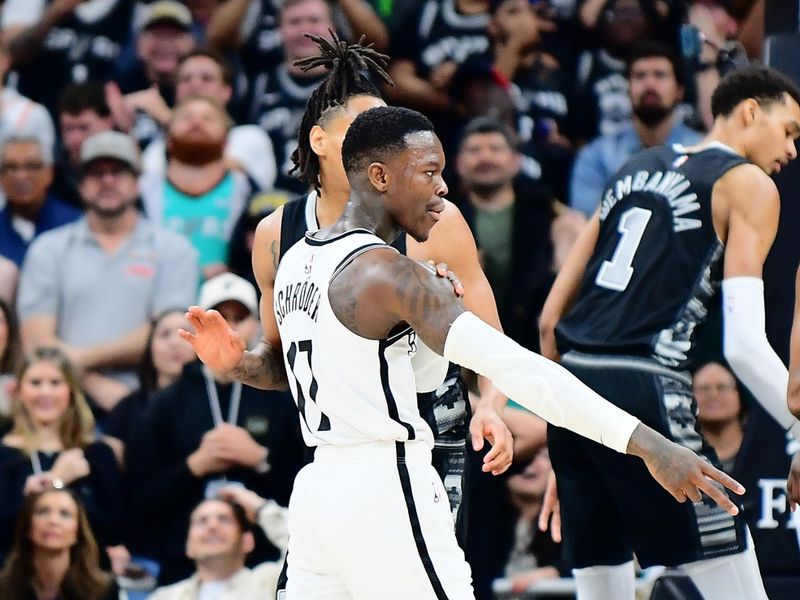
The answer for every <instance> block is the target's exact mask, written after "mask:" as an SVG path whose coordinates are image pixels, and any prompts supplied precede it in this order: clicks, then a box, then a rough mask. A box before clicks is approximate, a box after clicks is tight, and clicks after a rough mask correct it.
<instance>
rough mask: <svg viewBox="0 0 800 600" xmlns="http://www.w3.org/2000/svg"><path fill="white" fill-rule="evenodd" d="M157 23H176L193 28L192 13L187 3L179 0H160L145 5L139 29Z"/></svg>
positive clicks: (186, 27) (184, 27)
mask: <svg viewBox="0 0 800 600" xmlns="http://www.w3.org/2000/svg"><path fill="white" fill-rule="evenodd" d="M155 23H174V24H175V25H177V26H178V27H181V28H183V29H187V30H188V29H191V28H192V13H191V11H189V8H188V7H187V6H186V5H185V4H183V3H182V2H178V1H177V0H158V2H153V3H152V4H149V5H147V6H145V8H144V16H143V17H142V19H141V21H140V22H139V31H144V30H145V29H147V28H148V27H150V26H151V25H153V24H155Z"/></svg>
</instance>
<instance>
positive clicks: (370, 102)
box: [320, 95, 386, 186]
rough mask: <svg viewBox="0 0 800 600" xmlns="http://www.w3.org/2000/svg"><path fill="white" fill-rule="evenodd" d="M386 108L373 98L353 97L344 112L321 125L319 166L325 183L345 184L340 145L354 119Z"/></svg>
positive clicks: (338, 111)
mask: <svg viewBox="0 0 800 600" xmlns="http://www.w3.org/2000/svg"><path fill="white" fill-rule="evenodd" d="M380 106H386V102H384V101H383V100H381V99H380V98H376V97H375V96H367V95H361V96H353V97H352V98H349V99H348V100H347V102H346V103H345V105H344V110H337V111H335V112H334V113H333V115H332V116H331V117H330V118H328V119H325V120H324V123H323V124H321V127H322V130H323V132H324V136H325V144H324V150H323V152H324V155H323V156H320V164H321V166H322V169H323V171H324V172H325V180H326V181H329V182H330V181H334V182H336V183H337V184H338V185H344V186H346V185H348V184H347V174H346V173H345V171H344V164H342V143H343V142H344V136H345V135H346V134H347V130H348V129H350V125H352V124H353V121H354V120H355V118H356V117H357V116H358V115H360V114H361V113H363V112H365V111H368V110H369V109H371V108H378V107H380Z"/></svg>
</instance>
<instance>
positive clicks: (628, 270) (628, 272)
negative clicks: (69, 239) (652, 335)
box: [594, 206, 653, 292]
mask: <svg viewBox="0 0 800 600" xmlns="http://www.w3.org/2000/svg"><path fill="white" fill-rule="evenodd" d="M651 216H653V211H651V210H647V209H644V208H639V207H638V206H636V207H634V208H629V209H628V210H626V211H625V212H624V213H622V216H621V217H620V219H619V225H617V231H619V232H620V233H621V234H622V237H620V239H619V242H618V243H617V249H616V250H614V256H612V257H611V260H607V261H604V262H603V265H602V266H601V267H600V271H598V273H597V278H596V279H595V280H594V282H595V283H596V284H597V285H599V286H600V287H604V288H608V289H609V290H614V291H617V292H624V291H625V288H627V287H628V284H629V283H630V281H631V277H633V267H632V266H631V265H632V264H633V257H634V256H635V255H636V251H637V250H638V249H639V244H641V243H642V236H643V235H644V229H645V227H647V223H649V222H650V217H651Z"/></svg>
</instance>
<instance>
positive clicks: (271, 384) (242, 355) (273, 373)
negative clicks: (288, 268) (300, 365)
mask: <svg viewBox="0 0 800 600" xmlns="http://www.w3.org/2000/svg"><path fill="white" fill-rule="evenodd" d="M282 216H283V211H282V210H281V209H278V210H276V211H275V212H273V213H272V214H271V215H269V216H268V217H266V218H264V220H262V221H261V223H259V224H258V227H257V228H256V235H255V240H254V242H253V272H254V273H255V275H256V282H257V283H258V287H259V290H260V291H261V303H260V313H261V328H262V330H263V338H262V340H261V342H259V344H258V345H257V346H256V347H255V348H253V349H252V350H250V351H248V350H246V348H245V343H244V341H243V340H242V339H241V338H240V337H239V335H238V334H237V333H236V332H235V331H233V330H232V329H231V328H230V326H229V325H228V323H227V322H226V321H225V319H223V318H222V315H220V314H219V313H218V312H217V311H215V310H208V311H204V310H203V309H201V308H200V307H197V306H193V307H191V308H190V309H189V312H188V313H187V315H186V317H187V319H188V320H189V322H190V323H191V325H192V327H194V329H195V333H194V334H192V333H189V332H188V331H184V330H181V336H182V337H183V338H184V339H185V340H186V341H188V342H189V343H190V344H191V345H192V347H193V348H194V350H195V352H196V353H197V356H198V357H199V358H200V360H202V361H203V362H204V363H205V364H207V365H208V366H209V368H211V369H212V370H214V371H220V372H224V373H227V374H228V375H229V376H231V377H233V378H234V379H237V380H238V381H241V382H242V383H246V384H247V385H250V386H252V387H255V388H259V389H262V390H274V389H286V388H287V387H288V381H287V379H286V369H285V365H284V363H283V356H282V355H281V342H280V334H279V333H278V325H277V323H276V322H275V313H274V312H273V310H272V299H273V291H274V289H275V273H276V271H277V269H278V258H279V252H280V228H281V219H282Z"/></svg>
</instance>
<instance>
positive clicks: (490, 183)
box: [456, 117, 554, 350]
mask: <svg viewBox="0 0 800 600" xmlns="http://www.w3.org/2000/svg"><path fill="white" fill-rule="evenodd" d="M520 164H521V155H520V153H519V152H518V150H517V147H516V141H515V138H514V134H513V132H512V131H511V130H510V129H509V128H508V127H507V126H506V125H504V124H502V123H501V122H499V121H496V120H494V119H491V118H489V117H478V118H476V119H474V120H472V121H471V122H470V123H469V124H467V126H466V128H465V129H464V134H463V137H462V141H461V145H460V146H459V150H458V155H457V159H456V169H457V171H458V175H459V178H460V180H461V184H462V190H463V193H464V196H465V197H464V201H462V202H459V206H460V207H461V211H462V213H463V214H464V218H465V219H466V220H467V222H468V223H469V225H470V229H472V232H473V234H474V236H475V241H476V243H477V245H478V252H479V253H480V257H481V264H482V266H483V271H484V273H486V278H487V279H488V280H489V284H490V285H491V286H492V292H494V297H495V300H496V301H497V309H498V312H499V313H500V322H501V323H502V325H503V330H504V331H507V332H508V335H509V336H510V337H512V338H513V339H514V340H515V341H517V342H519V343H520V344H522V345H523V346H525V347H527V348H531V349H533V350H536V349H538V346H539V340H538V339H536V336H535V332H536V329H537V327H536V323H537V319H538V316H539V312H540V311H541V308H542V306H543V305H544V300H545V298H546V297H547V292H548V290H549V289H550V284H551V283H552V279H553V276H552V269H551V265H552V258H553V247H552V244H551V242H550V225H551V223H552V221H553V217H554V208H553V206H554V198H553V197H552V196H551V194H550V193H549V192H548V191H547V190H546V189H545V188H544V187H543V186H540V185H536V184H533V183H531V182H530V181H528V180H526V179H524V178H521V177H519V174H520ZM519 199H524V202H522V201H518V200H519Z"/></svg>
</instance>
